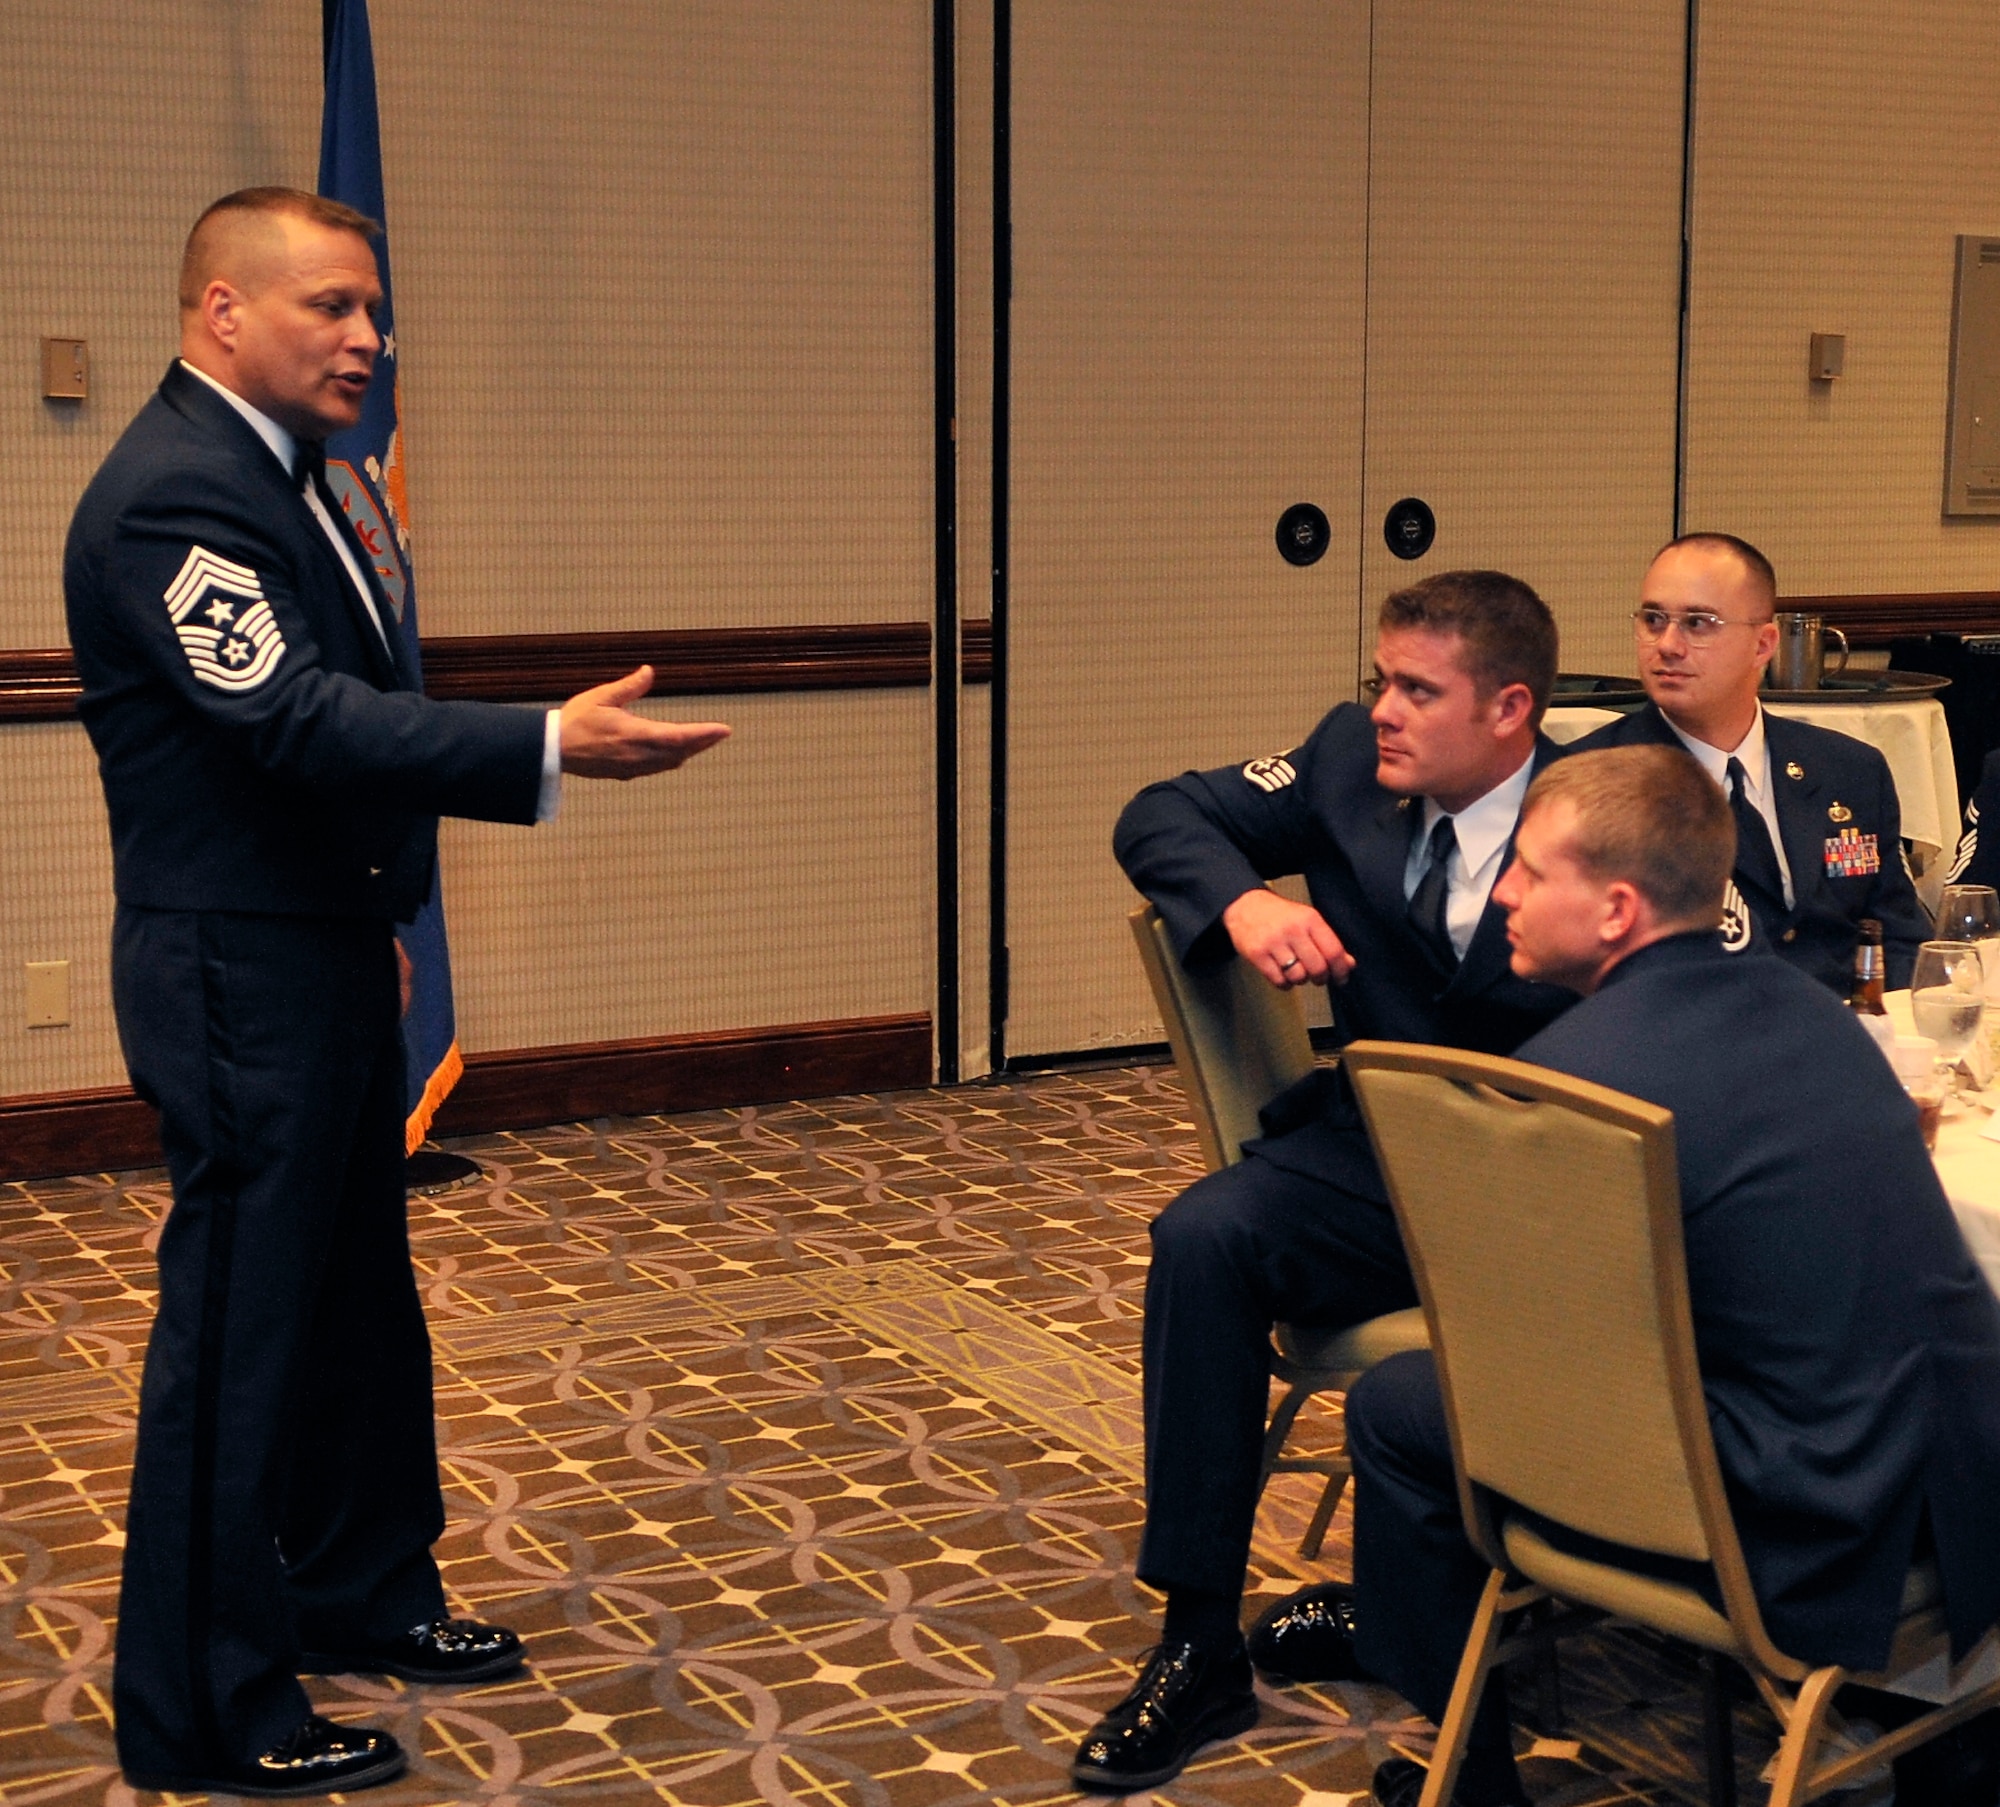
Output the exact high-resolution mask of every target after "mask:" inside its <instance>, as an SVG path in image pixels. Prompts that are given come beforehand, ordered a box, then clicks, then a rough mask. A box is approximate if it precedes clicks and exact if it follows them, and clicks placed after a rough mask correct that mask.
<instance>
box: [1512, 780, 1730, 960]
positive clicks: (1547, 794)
mask: <svg viewBox="0 0 2000 1807" xmlns="http://www.w3.org/2000/svg"><path fill="white" fill-rule="evenodd" d="M1559 802H1567V803H1568V804H1569V805H1570V807H1571V808H1572V809H1573V810H1575V812H1576V822H1575V826H1574V827H1573V828H1572V830H1571V833H1570V840H1569V847H1568V849H1567V851H1568V853H1569V857H1570V858H1571V859H1573V860H1575V861H1576V863H1577V864H1578V865H1579V866H1581V867H1582V868H1583V869H1584V870H1585V871H1586V872H1588V873H1589V874H1590V876H1591V877H1592V878H1594V879H1596V880H1597V881H1598V882H1600V883H1604V884H1608V883H1610V882H1611V881H1612V880H1613V879H1623V880H1624V881H1625V882H1626V883H1627V884H1629V885H1631V886H1632V887H1633V888H1634V889H1635V890H1636V891H1638V893H1639V894H1640V895H1641V896H1642V897H1644V898H1645V900H1646V901H1647V902H1648V903H1649V904H1651V905H1652V906H1653V908H1654V909H1655V910H1656V911H1657V912H1658V913H1659V916H1660V920H1661V922H1662V923H1663V924H1666V925H1669V926H1674V927H1685V928H1711V927H1713V926H1714V925H1715V924H1716V923H1717V922H1718V921H1719V920H1720V919H1721V916H1722V899H1723V893H1724V890H1725V888H1726V887H1727V886H1728V883H1729V874H1730V870H1731V868H1732V867H1734V865H1735V864H1736V819H1735V818H1734V817H1733V816H1732V815H1731V814H1730V813H1729V804H1728V802H1727V801H1726V800H1725V799H1724V797H1723V795H1722V791H1721V789H1720V788H1719V787H1718V786H1717V784H1716V783H1715V781H1714V780H1713V779H1712V778H1710V777H1709V775H1708V774H1707V773H1706V772H1704V771H1703V770H1702V769H1701V767H1700V765H1699V764H1698V763H1697V762H1696V761H1695V759H1694V756H1693V755H1692V754H1690V753H1686V752H1683V751H1682V750H1681V749H1680V748H1679V747H1605V748H1604V749H1603V750H1602V751H1600V752H1596V753H1577V754H1573V755H1572V756H1571V757H1569V758H1567V759H1558V760H1557V761H1556V762H1555V763H1554V764H1553V765H1551V766H1549V767H1547V768H1546V769H1545V770H1544V771H1543V772H1542V775H1541V776H1540V777H1539V778H1537V779H1536V780H1535V781H1534V783H1533V784H1531V785H1529V786H1528V795H1527V797H1526V798H1525V799H1524V800H1523V802H1522V804H1521V815H1522V817H1523V819H1525V818H1526V817H1528V816H1529V815H1531V814H1532V813H1533V812H1534V811H1535V810H1537V809H1541V808H1544V807H1546V806H1547V805H1549V804H1552V803H1559Z"/></svg>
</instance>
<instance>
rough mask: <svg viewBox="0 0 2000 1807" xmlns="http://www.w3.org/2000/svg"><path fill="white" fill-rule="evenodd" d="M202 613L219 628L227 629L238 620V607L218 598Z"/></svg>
mask: <svg viewBox="0 0 2000 1807" xmlns="http://www.w3.org/2000/svg"><path fill="white" fill-rule="evenodd" d="M202 613H203V614H204V615H206V616H207V617H208V618H209V620H211V621H212V622H214V623H215V625H216V626H217V627H227V626H228V625H229V624H230V623H231V622H232V621H234V620H235V619H236V605H235V604H234V603H233V602H224V601H223V600H222V598H221V597H220V596H218V597H217V598H216V599H215V600H214V601H213V602H211V603H210V604H209V605H208V607H207V608H205V609H203V610H202Z"/></svg>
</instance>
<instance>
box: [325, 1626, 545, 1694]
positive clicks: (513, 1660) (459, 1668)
mask: <svg viewBox="0 0 2000 1807" xmlns="http://www.w3.org/2000/svg"><path fill="white" fill-rule="evenodd" d="M521 1656H522V1652H521V1640H520V1639H519V1638H517V1637H516V1636H515V1635H514V1634H513V1633H512V1632H511V1631H509V1630H508V1629H507V1628H506V1626H504V1625H482V1624H480V1622H479V1621H478V1620H477V1619H433V1620H432V1621H431V1622H430V1623H429V1624H428V1625H413V1626H411V1627H410V1629H409V1630H408V1631H406V1632H404V1633H403V1635H402V1636H401V1637H399V1638H385V1639H383V1640H381V1641H380V1642H379V1643H374V1644H364V1645H361V1646H360V1647H358V1648H356V1649H353V1650H339V1651H326V1650H308V1651H307V1652H306V1653H305V1654H304V1655H303V1656H301V1657H300V1658H299V1673H300V1674H301V1675H400V1676H401V1677H402V1678H403V1680H405V1681H406V1682H483V1681H487V1680H489V1679H490V1678H491V1677H493V1676H496V1675H505V1674H507V1673H508V1671H509V1670H512V1669H518V1668H520V1666H521Z"/></svg>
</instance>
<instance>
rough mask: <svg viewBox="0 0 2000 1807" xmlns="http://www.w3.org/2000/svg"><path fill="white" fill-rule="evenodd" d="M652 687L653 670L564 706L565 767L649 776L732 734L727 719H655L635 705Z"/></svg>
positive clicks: (581, 694)
mask: <svg viewBox="0 0 2000 1807" xmlns="http://www.w3.org/2000/svg"><path fill="white" fill-rule="evenodd" d="M652 688H653V668H652V667H651V666H650V665H642V666H640V667H639V669H638V670H637V671H635V672H633V673H632V675H631V676H630V677H625V678H618V679H615V680H614V681H613V682H611V683H609V684H599V685H598V686H597V687H596V688H595V689H592V690H580V691H578V692H577V694H576V695H575V696H573V697H571V698H570V699H569V701H568V702H566V703H565V704H563V706H562V769H563V770H564V771H565V772H574V773H575V774H576V775H577V776H578V777H579V778H649V777H651V776H652V775H653V773H655V772H671V771H672V770H673V769H674V767H675V766H677V765H685V764H686V763H687V762H688V761H689V760H690V759H692V758H693V757H694V756H695V755H696V754H697V753H700V752H703V751H705V750H706V749H708V748H709V747H712V746H714V745H715V743H716V742H717V741H719V740H727V739H728V738H729V729H728V727H727V725H726V724H725V723H722V722H656V721H649V720H648V719H647V718H646V717H645V716H643V715H634V714H633V713H632V710H631V707H630V705H631V704H633V703H636V702H637V701H638V700H639V699H640V698H641V697H642V696H644V695H645V694H646V692H647V691H649V690H651V689H652Z"/></svg>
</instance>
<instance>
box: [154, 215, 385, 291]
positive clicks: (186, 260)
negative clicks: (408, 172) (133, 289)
mask: <svg viewBox="0 0 2000 1807" xmlns="http://www.w3.org/2000/svg"><path fill="white" fill-rule="evenodd" d="M287 214H288V215H290V216H291V217H292V218H293V219H301V220H311V221H312V222H313V223H314V224H315V225H319V226H330V227H332V228H333V229H334V230H335V231H336V232H354V233H358V234H359V235H360V236H361V237H362V238H364V239H368V240H371V241H372V240H374V239H378V238H380V237H381V236H382V224H381V222H380V221H379V220H371V219H370V218H369V217H368V216H367V215H366V214H365V213H362V212H360V211H359V210H358V209H356V208H353V207H349V206H348V205H347V204H346V203H345V202H343V201H330V200H328V199H327V198H326V196H325V195H316V194H308V193H307V192H306V191H305V190H304V189H303V188H239V189H238V190H237V191H236V192H235V193H234V194H226V195H224V196H223V197H222V199H221V200H219V201H211V202H210V203H209V204H208V206H206V207H204V208H203V209H202V213H201V218H200V219H198V220H196V221H195V223H194V227H193V229H192V230H191V231H190V232H189V233H188V236H187V245H186V247H185V248H184V249H183V250H182V252H181V286H180V301H181V308H182V311H183V312H187V313H192V312H193V311H194V310H195V309H196V308H198V307H200V306H201V297H202V292H203V291H204V290H205V289H206V288H207V287H208V285H209V284H210V283H211V282H213V281H214V280H215V278H216V276H217V275H218V274H219V273H220V268H221V264H222V259H223V256H224V254H225V253H226V251H227V250H228V248H229V247H230V246H231V245H232V243H234V242H236V241H238V240H239V239H240V236H241V232H242V228H243V226H244V225H245V223H246V222H247V221H249V220H251V219H253V218H258V217H262V218H265V219H276V218H277V217H279V216H280V215H287Z"/></svg>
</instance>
